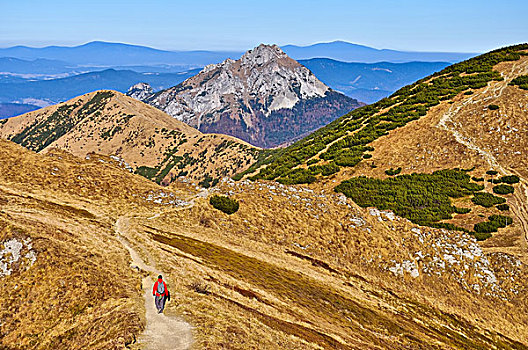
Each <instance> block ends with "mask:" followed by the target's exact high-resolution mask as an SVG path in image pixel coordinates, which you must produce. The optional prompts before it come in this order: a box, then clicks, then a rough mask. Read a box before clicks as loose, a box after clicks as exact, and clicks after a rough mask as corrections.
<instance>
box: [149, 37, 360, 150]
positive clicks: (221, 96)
mask: <svg viewBox="0 0 528 350" xmlns="http://www.w3.org/2000/svg"><path fill="white" fill-rule="evenodd" d="M143 101H144V102H146V103H148V104H150V105H152V106H154V107H156V108H159V109H161V110H163V111H165V112H166V113H167V114H169V115H171V116H173V117H175V118H177V119H179V120H181V121H183V122H185V123H187V124H189V125H191V126H193V127H195V128H197V129H198V130H200V131H202V132H206V133H223V134H228V135H231V136H235V137H238V138H241V139H242V140H244V141H247V142H249V143H252V144H253V145H255V146H259V147H274V146H278V145H280V144H283V143H285V142H289V141H291V140H292V139H293V138H296V137H298V136H301V135H303V134H304V133H306V132H308V131H312V130H314V129H316V128H319V127H321V126H323V125H325V124H327V123H329V122H331V121H332V120H334V119H335V118H337V117H339V116H341V115H343V114H345V113H347V112H349V111H351V110H352V109H354V108H357V107H359V106H360V104H359V103H358V102H357V100H354V99H352V98H349V97H346V96H344V95H342V94H340V93H337V92H335V91H332V90H331V89H330V88H329V87H328V86H326V85H325V84H324V83H323V82H321V81H320V80H319V79H317V77H316V76H315V75H314V74H313V73H312V72H310V70H308V68H306V67H304V66H303V65H301V64H299V63H298V62H297V61H295V60H293V59H291V58H290V57H288V56H287V55H286V54H285V53H284V52H283V51H282V50H281V49H280V48H279V47H278V46H277V45H265V44H261V45H259V46H257V47H256V48H254V49H252V50H249V51H248V52H246V53H245V54H244V55H242V57H241V58H240V59H238V60H236V61H235V60H232V59H227V60H225V61H223V62H221V63H219V64H213V65H209V66H206V67H205V68H204V69H203V70H202V71H201V72H200V73H198V74H197V75H195V76H194V77H192V78H189V79H187V80H186V81H184V82H183V83H181V84H180V85H178V86H175V87H172V88H170V89H167V90H164V91H161V92H159V93H156V94H151V95H150V96H148V97H147V98H144V99H143Z"/></svg>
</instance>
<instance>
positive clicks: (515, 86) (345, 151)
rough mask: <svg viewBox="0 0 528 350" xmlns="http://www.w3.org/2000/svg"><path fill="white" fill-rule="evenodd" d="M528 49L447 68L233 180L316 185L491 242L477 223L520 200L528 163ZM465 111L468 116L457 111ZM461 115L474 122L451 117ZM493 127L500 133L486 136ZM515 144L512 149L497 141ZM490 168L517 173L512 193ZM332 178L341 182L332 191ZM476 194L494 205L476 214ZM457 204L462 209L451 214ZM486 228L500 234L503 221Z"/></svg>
mask: <svg viewBox="0 0 528 350" xmlns="http://www.w3.org/2000/svg"><path fill="white" fill-rule="evenodd" d="M527 50H528V45H526V44H523V45H517V46H512V47H507V48H503V49H499V50H495V51H492V52H490V53H487V54H484V55H481V56H477V57H475V58H472V59H470V60H467V61H464V62H461V63H458V64H455V65H452V66H450V67H447V68H446V69H444V70H442V71H440V72H438V73H435V74H433V75H431V76H429V77H426V78H424V79H422V80H420V81H418V82H416V83H414V84H412V85H409V86H406V87H404V88H402V89H400V90H398V91H397V92H396V93H394V94H393V95H392V96H390V97H389V98H386V99H383V100H381V101H379V102H378V103H375V104H373V105H369V106H366V107H362V108H359V109H357V110H354V111H352V112H351V113H349V114H347V115H345V116H343V117H341V118H339V119H338V120H336V121H335V122H333V123H331V124H329V125H328V126H326V127H324V128H321V129H319V130H317V131H316V132H315V133H313V134H312V135H310V136H308V137H306V138H304V139H303V140H301V141H299V142H297V143H295V144H293V145H291V146H290V147H288V148H286V149H284V150H278V151H276V152H273V153H271V152H270V153H268V154H267V156H266V157H265V158H264V157H263V158H261V160H260V161H259V162H257V163H256V164H254V165H252V166H251V167H250V168H249V169H248V170H247V171H246V172H245V173H242V174H239V175H238V176H237V178H241V177H244V176H245V177H249V178H250V179H253V180H255V179H266V180H275V181H278V182H279V183H282V184H299V183H314V184H315V185H316V186H323V187H328V188H331V189H334V190H335V191H338V192H342V193H344V194H345V195H347V196H349V197H350V198H352V199H354V200H355V201H356V203H358V204H360V205H362V206H365V207H369V206H373V207H378V208H380V209H390V210H393V211H395V212H396V213H397V214H398V215H400V216H403V217H405V218H408V219H409V220H411V221H413V222H415V223H418V224H421V225H428V226H433V227H444V228H448V229H455V230H462V231H467V232H471V233H474V234H476V236H477V237H478V238H479V239H485V238H489V237H490V236H491V235H490V232H481V231H482V227H483V225H484V223H483V221H484V222H486V220H483V219H482V218H487V217H489V216H490V215H499V214H503V215H505V214H508V212H507V211H506V213H505V212H504V210H502V211H501V208H502V209H504V207H501V208H498V207H497V208H495V207H494V206H495V205H501V204H503V203H504V202H506V201H507V200H508V202H511V201H513V200H515V199H513V197H515V198H517V201H518V202H519V201H520V202H522V201H526V199H523V198H524V197H525V196H526V194H525V193H524V191H525V187H524V185H523V183H525V181H526V180H525V179H526V178H527V175H528V174H527V173H526V172H525V169H526V168H525V167H524V165H525V164H527V163H528V158H526V156H525V155H524V152H523V146H522V145H523V140H524V142H528V138H527V136H526V134H525V133H523V132H521V131H520V130H523V125H526V124H523V123H525V122H526V120H527V119H528V118H527V112H526V95H525V94H523V93H522V91H523V90H522V83H523V80H522V79H523V72H526V70H527V69H528V68H527V66H528V57H526V56H527ZM477 99H478V102H477ZM500 105H502V106H501V107H500ZM512 105H513V106H516V107H514V108H512V107H509V106H512ZM517 106H518V107H517ZM505 108H506V110H504V109H505ZM463 109H468V111H467V112H464V113H461V111H462V110H463ZM462 115H470V116H471V117H472V119H473V120H471V121H470V122H468V121H466V120H462V118H459V120H458V122H452V121H451V120H452V118H458V117H459V116H462ZM501 119H502V120H501ZM483 120H485V122H483ZM448 122H449V123H452V124H453V125H456V127H457V128H456V129H457V130H452V129H451V126H450V125H449V126H448V125H447V124H448ZM494 124H497V126H496V127H495V128H494V127H492V125H494ZM514 125H515V126H514ZM479 126H480V127H481V128H482V129H483V128H484V127H486V126H487V127H489V130H482V129H480V130H479ZM492 131H494V132H498V133H499V137H493V136H491V137H488V136H487V135H490V134H491V133H492ZM483 135H484V136H483ZM478 138H481V140H480V142H479V144H478V145H475V144H474V141H476V139H478ZM513 139H514V140H515V143H514V144H510V145H507V144H506V142H504V141H508V140H512V141H513ZM524 144H526V143H524ZM514 159H515V161H514ZM490 169H495V170H493V171H495V174H497V171H498V172H500V174H501V175H503V176H517V175H522V176H521V177H522V178H523V180H522V181H520V182H521V183H520V185H514V186H513V187H512V186H511V185H509V184H499V183H500V182H501V180H500V179H496V178H494V177H493V176H492V175H490V174H489V173H488V174H486V171H488V172H489V170H490ZM400 172H401V174H400ZM519 173H520V174H519ZM402 174H403V175H402ZM439 175H441V177H440V178H439V177H438V176H439ZM358 176H364V177H358ZM392 176H395V177H394V178H393V179H385V178H386V177H392ZM484 177H486V181H484ZM384 179H385V180H384ZM502 179H506V181H507V179H508V178H507V177H503V178H502ZM329 180H332V181H331V182H330V181H329ZM336 181H342V183H341V184H340V185H338V186H336V184H335V182H336ZM446 181H447V182H446ZM446 184H449V185H447V186H446ZM451 185H453V186H454V187H453V186H451ZM366 194H368V195H366ZM486 196H489V198H491V202H489V201H490V199H489V198H488V197H486ZM483 198H488V199H486V200H484V202H486V201H488V202H489V203H492V204H490V205H484V207H485V208H493V209H489V210H488V211H485V212H482V207H481V204H482V202H483V200H482V199H483ZM457 202H460V203H464V204H466V203H467V207H466V208H457V206H456V203H457ZM475 206H477V207H481V208H480V209H478V208H474V207H475ZM515 210H517V211H519V210H520V209H515ZM506 221H508V222H509V219H508V220H506ZM475 225H477V226H475ZM492 226H493V227H494V228H495V230H494V231H497V230H496V228H498V227H502V226H504V225H501V226H497V225H492ZM492 226H487V227H492ZM484 231H489V230H487V229H486V230H484Z"/></svg>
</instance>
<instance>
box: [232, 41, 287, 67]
mask: <svg viewBox="0 0 528 350" xmlns="http://www.w3.org/2000/svg"><path fill="white" fill-rule="evenodd" d="M279 58H288V56H287V55H286V54H285V53H284V51H282V50H281V48H280V47H278V46H277V45H266V44H260V45H259V46H257V47H256V48H254V49H252V50H249V51H247V52H246V53H245V54H244V55H242V57H241V58H240V61H241V62H242V64H244V65H251V66H253V65H260V66H261V65H264V64H267V63H269V62H271V61H275V60H277V59H279Z"/></svg>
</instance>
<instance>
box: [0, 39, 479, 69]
mask: <svg viewBox="0 0 528 350" xmlns="http://www.w3.org/2000/svg"><path fill="white" fill-rule="evenodd" d="M282 49H283V50H284V52H286V54H288V55H289V56H290V57H291V58H293V59H295V60H300V59H310V58H330V59H334V60H338V61H344V62H362V63H373V62H381V61H386V62H400V63H401V62H411V61H428V62H433V61H441V62H451V63H453V62H458V61H461V60H464V59H466V58H468V57H471V56H474V55H476V54H474V53H449V52H408V51H397V50H387V49H383V50H379V49H374V48H372V47H368V46H363V45H357V44H352V43H348V42H344V41H334V42H330V43H320V44H314V45H309V46H295V45H285V46H283V47H282ZM242 54H243V52H241V51H166V50H158V49H153V48H150V47H146V46H138V45H129V44H121V43H108V42H101V41H94V42H90V43H87V44H84V45H80V46H73V47H67V46H47V47H43V48H33V47H27V46H14V47H9V48H0V57H14V58H20V59H25V60H34V59H48V60H58V61H63V62H67V63H69V64H75V65H84V66H86V65H95V66H104V67H110V66H112V67H114V66H126V65H143V66H144V65H148V66H153V65H162V64H170V65H183V66H189V65H194V67H202V66H205V65H207V64H211V63H218V62H221V61H223V60H225V59H226V58H233V59H237V58H239V57H240V56H241V55H242Z"/></svg>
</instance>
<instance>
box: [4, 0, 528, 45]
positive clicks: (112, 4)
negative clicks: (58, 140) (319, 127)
mask: <svg viewBox="0 0 528 350" xmlns="http://www.w3.org/2000/svg"><path fill="white" fill-rule="evenodd" d="M527 14H528V0H502V1H498V0H494V1H491V0H471V1H470V0H456V1H455V0H441V1H437V0H394V1H389V0H362V1H355V0H348V1H341V0H327V1H321V0H320V1H312V0H303V1H298V0H260V1H251V0H246V1H238V0H228V1H221V0H216V1H201V0H193V1H188V0H150V1H148V0H129V1H122V0H113V1H112V0H104V1H102V0H89V1H82V2H81V1H75V0H0V47H7V46H12V45H18V44H21V45H30V46H46V45H77V44H82V43H86V42H89V41H93V40H103V41H113V42H125V43H131V44H140V45H147V46H152V47H156V48H161V49H181V50H186V49H210V50H217V49H236V50H246V49H248V48H250V47H253V46H255V45H257V44H259V43H261V42H264V43H276V44H279V45H284V44H290V43H293V44H298V45H305V44H311V43H315V42H324V41H333V40H346V41H350V42H354V43H359V44H364V45H368V46H373V47H377V48H392V49H402V50H417V51H459V52H483V51H487V50H490V49H492V48H496V47H499V46H505V45H509V44H514V43H519V42H526V41H528V21H527V19H526V15H527Z"/></svg>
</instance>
